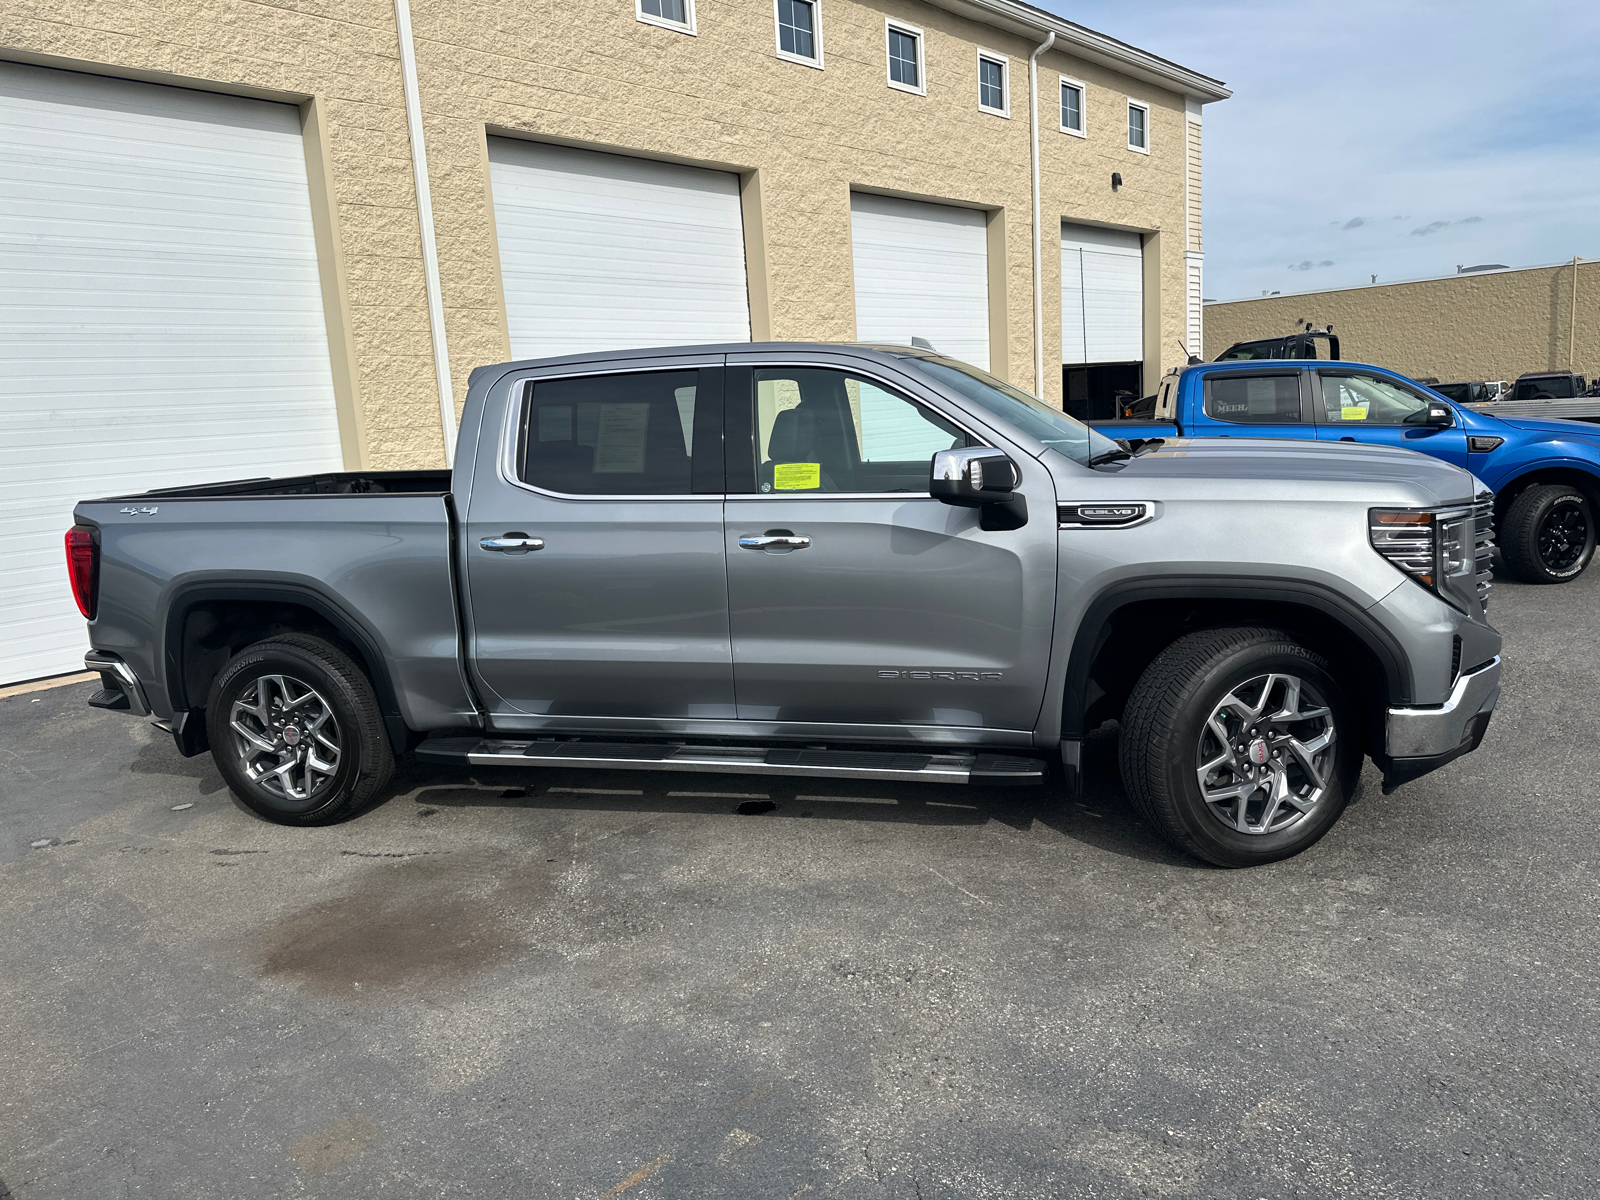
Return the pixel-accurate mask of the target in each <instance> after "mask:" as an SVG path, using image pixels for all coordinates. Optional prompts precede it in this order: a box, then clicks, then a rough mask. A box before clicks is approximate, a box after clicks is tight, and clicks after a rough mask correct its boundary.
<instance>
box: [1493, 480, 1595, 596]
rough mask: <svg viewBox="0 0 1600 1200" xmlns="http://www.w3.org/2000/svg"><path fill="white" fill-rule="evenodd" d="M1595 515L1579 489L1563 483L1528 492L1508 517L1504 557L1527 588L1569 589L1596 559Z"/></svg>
mask: <svg viewBox="0 0 1600 1200" xmlns="http://www.w3.org/2000/svg"><path fill="white" fill-rule="evenodd" d="M1594 551H1595V521H1594V509H1593V506H1592V505H1591V504H1590V503H1589V498H1588V497H1587V496H1585V495H1584V494H1583V493H1582V492H1580V491H1578V490H1577V489H1576V488H1572V487H1568V486H1567V485H1565V484H1559V483H1543V484H1536V485H1534V486H1533V487H1530V488H1526V489H1524V490H1523V491H1522V492H1521V493H1520V494H1519V495H1518V496H1517V498H1516V499H1515V500H1513V501H1512V502H1511V507H1510V508H1509V509H1508V510H1507V511H1506V516H1505V520H1504V521H1503V522H1501V528H1500V554H1501V558H1502V561H1503V562H1504V563H1505V567H1506V570H1507V571H1509V572H1510V573H1511V574H1512V575H1513V576H1515V577H1516V578H1517V579H1520V580H1521V581H1522V582H1523V583H1565V582H1567V580H1569V579H1576V578H1577V577H1578V576H1579V575H1581V574H1583V571H1584V568H1586V567H1587V566H1588V565H1589V561H1590V560H1591V559H1592V558H1594Z"/></svg>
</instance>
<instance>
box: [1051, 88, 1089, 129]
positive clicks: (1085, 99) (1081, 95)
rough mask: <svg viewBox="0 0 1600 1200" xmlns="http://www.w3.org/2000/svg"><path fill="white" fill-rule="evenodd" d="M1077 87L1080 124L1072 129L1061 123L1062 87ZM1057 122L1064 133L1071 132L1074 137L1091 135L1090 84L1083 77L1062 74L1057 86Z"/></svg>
mask: <svg viewBox="0 0 1600 1200" xmlns="http://www.w3.org/2000/svg"><path fill="white" fill-rule="evenodd" d="M1062 88H1076V89H1077V92H1078V125H1079V128H1077V129H1072V128H1070V127H1068V126H1066V125H1061V89H1062ZM1056 124H1058V125H1061V132H1062V133H1070V134H1071V135H1072V136H1073V137H1081V138H1086V137H1088V136H1089V85H1088V84H1087V83H1085V82H1084V81H1083V80H1081V79H1074V78H1073V77H1072V76H1070V75H1063V76H1061V82H1060V84H1059V85H1058V86H1057V88H1056Z"/></svg>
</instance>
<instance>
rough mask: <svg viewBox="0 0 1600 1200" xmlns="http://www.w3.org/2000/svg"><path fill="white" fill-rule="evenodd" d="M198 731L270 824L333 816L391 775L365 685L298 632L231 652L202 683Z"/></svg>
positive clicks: (318, 642) (374, 703) (331, 820)
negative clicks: (202, 725) (206, 697)
mask: <svg viewBox="0 0 1600 1200" xmlns="http://www.w3.org/2000/svg"><path fill="white" fill-rule="evenodd" d="M275 706H277V707H275ZM284 706H287V711H286V710H285V708H284ZM206 731H207V734H208V736H209V738H210V741H211V757H212V758H213V759H214V760H215V762H216V764H217V770H218V771H219V772H221V774H222V778H223V779H224V780H225V781H226V782H227V784H228V787H229V788H231V789H232V791H233V794H234V795H235V796H237V797H238V798H239V802H240V803H241V804H243V805H244V806H245V807H246V808H248V809H250V811H251V812H253V813H255V814H256V815H257V816H260V817H264V818H266V819H267V820H268V821H274V822H276V823H277V824H279V825H332V824H335V823H336V822H339V821H343V820H345V819H347V818H348V817H351V816H353V815H354V814H355V813H357V812H359V811H360V810H361V809H363V808H365V807H366V806H367V805H368V804H369V803H370V802H371V801H372V800H373V799H374V798H375V797H376V796H377V795H378V794H379V793H380V792H381V791H382V790H383V788H384V787H385V786H386V785H387V784H388V782H389V779H390V777H391V776H392V775H393V774H394V765H395V763H394V751H393V749H392V748H391V747H390V745H389V737H388V734H387V733H386V732H385V730H384V727H383V717H382V715H381V713H380V712H379V710H378V700H377V697H376V696H375V695H374V694H373V691H372V684H371V683H370V682H369V681H368V679H367V677H366V675H364V674H363V673H362V671H361V668H360V667H358V666H356V664H355V663H354V662H353V661H351V659H350V657H349V656H348V655H347V654H345V653H344V652H343V651H342V650H340V649H339V648H338V647H336V646H334V645H333V644H332V643H330V642H326V641H324V640H323V639H321V638H316V637H310V636H308V635H306V634H300V633H284V634H279V635H277V636H275V637H272V638H269V639H268V640H266V641H262V642H257V643H255V644H254V645H253V646H247V647H245V649H243V650H241V651H240V652H239V653H238V654H236V655H234V656H233V658H232V659H230V660H229V662H228V664H227V666H225V667H223V668H222V670H221V672H220V673H219V674H218V675H217V678H216V680H215V682H213V683H212V685H211V698H210V702H209V703H208V704H207V705H206ZM247 734H248V736H247Z"/></svg>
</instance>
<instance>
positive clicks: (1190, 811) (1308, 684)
mask: <svg viewBox="0 0 1600 1200" xmlns="http://www.w3.org/2000/svg"><path fill="white" fill-rule="evenodd" d="M1119 753H1120V757H1121V765H1122V778H1123V783H1124V786H1125V787H1126V788H1127V790H1128V795H1129V797H1130V798H1131V799H1132V800H1133V803H1134V806H1135V807H1136V808H1137V809H1138V810H1139V812H1140V813H1141V814H1142V815H1143V816H1144V817H1145V819H1147V820H1148V821H1150V822H1151V824H1153V825H1155V826H1156V828H1158V829H1159V830H1161V832H1162V833H1163V834H1164V835H1165V836H1166V837H1167V839H1168V840H1169V841H1171V842H1172V843H1173V844H1174V845H1176V846H1178V847H1180V848H1182V849H1184V850H1187V851H1188V852H1189V853H1191V854H1194V855H1196V856H1197V857H1199V858H1203V859H1205V860H1206V861H1207V862H1211V863H1215V864H1217V865H1218V866H1224V867H1248V866H1255V865H1257V864H1260V863H1268V862H1275V861H1277V860H1278V859H1282V858H1288V857H1290V856H1291V855H1294V854H1299V853H1300V852H1301V851H1302V850H1304V849H1306V848H1307V847H1309V846H1310V845H1312V844H1313V843H1314V842H1316V841H1317V839H1318V838H1320V837H1322V835H1323V834H1325V833H1327V832H1328V830H1329V829H1330V828H1332V826H1333V823H1334V822H1335V821H1337V820H1338V819H1339V814H1340V813H1342V812H1343V811H1344V807H1345V804H1346V802H1347V801H1348V800H1349V797H1350V793H1351V791H1352V790H1353V789H1354V786H1355V781H1356V776H1357V774H1358V773H1359V771H1360V768H1361V747H1360V745H1359V737H1358V734H1357V731H1356V726H1355V723H1354V721H1353V720H1352V718H1351V716H1350V711H1349V705H1348V703H1347V701H1346V700H1345V696H1344V691H1343V689H1342V688H1341V687H1340V686H1339V683H1338V681H1337V680H1336V679H1335V678H1334V677H1333V675H1332V673H1331V672H1330V671H1329V669H1328V663H1327V661H1326V660H1325V659H1323V658H1322V657H1321V656H1320V655H1318V654H1314V653H1313V652H1312V651H1310V650H1308V649H1306V648H1305V647H1304V646H1302V645H1300V644H1299V643H1298V642H1296V641H1294V640H1293V639H1292V638H1290V637H1289V636H1288V635H1287V634H1285V633H1284V632H1283V631H1282V630H1277V629H1260V628H1228V629H1207V630H1202V631H1201V632H1199V633H1192V634H1189V635H1187V636H1186V637H1182V638H1179V639H1178V640H1177V641H1176V642H1174V643H1173V644H1172V645H1170V646H1168V647H1167V648H1166V649H1165V650H1163V651H1162V652H1161V653H1160V654H1159V655H1157V656H1156V659H1155V661H1154V662H1152V663H1151V664H1150V666H1149V667H1148V668H1146V669H1145V672H1144V674H1143V675H1142V676H1140V678H1139V682H1138V683H1137V684H1136V685H1135V686H1134V689H1133V693H1132V695H1131V696H1130V697H1129V698H1128V704H1127V708H1126V709H1125V711H1124V714H1123V721H1122V737H1121V744H1120V747H1119Z"/></svg>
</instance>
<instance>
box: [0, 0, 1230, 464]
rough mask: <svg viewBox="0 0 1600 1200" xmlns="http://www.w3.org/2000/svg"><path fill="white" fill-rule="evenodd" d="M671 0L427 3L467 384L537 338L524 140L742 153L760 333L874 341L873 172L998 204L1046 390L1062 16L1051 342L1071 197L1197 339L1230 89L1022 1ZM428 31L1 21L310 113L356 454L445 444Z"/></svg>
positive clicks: (62, 6)
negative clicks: (1063, 111)
mask: <svg viewBox="0 0 1600 1200" xmlns="http://www.w3.org/2000/svg"><path fill="white" fill-rule="evenodd" d="M666 2H667V7H668V8H669V9H671V8H673V7H674V0H666ZM677 3H678V4H679V5H681V4H682V0H677ZM660 6H661V4H660V0H582V2H580V3H577V4H570V5H556V4H548V3H542V2H539V0H523V2H518V0H500V2H489V3H460V2H456V0H450V2H435V0H421V2H417V3H414V4H413V5H412V6H411V9H410V20H411V25H412V41H413V45H414V47H415V60H416V78H417V88H418V95H419V98H420V109H421V117H422V129H423V132H424V134H425V145H426V155H427V164H428V173H429V182H430V184H431V191H432V211H433V221H434V227H435V232H436V244H437V256H438V276H439V289H440V293H441V300H442V308H443V322H444V335H445V336H444V339H443V340H444V341H445V343H446V344H447V345H448V350H449V365H450V372H449V375H450V381H451V386H452V389H453V392H454V397H455V400H456V402H457V403H458V404H459V402H460V400H461V397H462V395H463V394H464V390H465V385H466V378H467V374H468V372H469V371H470V369H471V368H472V367H474V366H476V365H478V364H480V363H485V362H492V361H499V360H503V359H505V358H507V357H509V356H510V354H511V342H512V338H511V336H510V332H509V331H508V327H507V316H506V304H505V300H504V297H503V295H502V291H501V279H500V270H499V268H500V262H499V255H498V251H497V246H496V222H495V208H494V200H493V196H492V194H491V184H490V178H489V167H488V156H489V150H488V148H489V145H490V142H491V139H493V138H496V137H501V136H504V137H513V138H527V139H534V140H540V141H546V142H556V143H562V144H565V145H572V146H582V147H588V148H593V149H600V150H605V151H609V152H615V153H621V154H627V155H634V156H642V157H646V158H655V159H664V160H667V161H671V162H678V163H688V164H694V165H698V166H703V167H711V168H714V169H716V170H719V171H725V172H729V173H732V174H734V175H736V176H737V178H738V181H739V185H740V189H741V199H742V207H743V218H744V221H743V226H744V227H743V237H744V249H745V266H746V270H747V272H748V296H749V310H750V313H749V327H750V335H751V336H752V337H754V338H757V339H761V338H768V337H774V338H821V339H851V338H855V337H856V336H857V333H858V331H857V327H856V319H855V306H854V295H853V289H852V256H851V249H852V247H851V209H850V202H849V197H850V193H851V191H852V190H857V191H868V192H882V193H887V194H890V195H896V196H908V197H916V198H921V199H929V200H936V201H939V202H941V203H945V204H950V205H956V206H966V207H970V208H973V209H976V210H977V211H979V212H981V213H982V214H984V218H985V221H986V225H987V234H988V249H989V256H990V262H989V271H990V276H989V283H990V291H989V305H990V308H991V312H990V314H989V322H990V330H991V341H992V343H993V345H994V346H995V347H996V348H997V353H996V355H995V357H994V362H993V366H994V368H995V369H996V370H997V371H998V372H999V373H1001V374H1003V375H1006V376H1009V377H1010V378H1012V379H1013V380H1015V381H1017V382H1019V383H1021V384H1023V385H1025V386H1028V387H1034V386H1038V385H1039V384H1038V381H1035V380H1034V379H1033V373H1034V372H1033V357H1034V355H1033V335H1032V328H1033V316H1032V274H1033V272H1032V264H1031V245H1030V229H1029V226H1030V219H1031V213H1030V208H1031V204H1030V172H1029V122H1028V104H1027V94H1026V88H1027V78H1028V57H1029V54H1030V53H1031V52H1032V50H1033V49H1034V47H1035V46H1037V45H1038V44H1039V43H1040V42H1041V41H1043V40H1044V39H1045V37H1046V36H1047V34H1048V33H1050V32H1052V31H1054V32H1055V33H1056V35H1057V36H1056V47H1055V48H1053V49H1051V50H1050V51H1048V52H1046V53H1045V54H1043V55H1042V56H1041V58H1040V71H1039V93H1040V96H1041V122H1040V125H1041V130H1040V159H1041V166H1042V172H1041V174H1042V180H1041V196H1042V211H1043V214H1044V217H1045V220H1044V222H1043V227H1044V238H1043V245H1044V257H1043V289H1042V290H1043V296H1044V321H1043V325H1044V330H1045V335H1044V341H1045V346H1044V351H1045V354H1044V358H1045V361H1046V363H1047V364H1054V363H1059V362H1060V361H1061V359H1060V348H1059V341H1060V315H1059V308H1060V258H1059V253H1058V252H1057V245H1056V239H1055V237H1054V236H1053V231H1054V227H1055V225H1056V224H1057V223H1058V222H1059V221H1060V220H1061V219H1063V218H1066V219H1069V220H1077V221H1082V222H1085V223H1087V224H1090V225H1105V226H1110V227H1113V228H1116V229H1123V230H1130V231H1134V232H1137V233H1139V234H1141V235H1142V236H1143V239H1144V243H1145V266H1144V274H1145V278H1144V284H1145V289H1144V306H1145V310H1146V336H1145V343H1146V344H1145V346H1144V348H1143V354H1142V356H1141V357H1142V359H1143V362H1144V372H1145V376H1146V377H1147V378H1154V377H1156V376H1157V375H1158V374H1159V371H1160V365H1161V363H1162V362H1163V361H1164V358H1163V356H1164V355H1165V356H1166V357H1170V356H1171V355H1172V354H1173V353H1175V350H1174V349H1173V348H1175V347H1176V346H1177V345H1178V344H1179V343H1180V342H1181V341H1183V340H1184V339H1185V338H1186V337H1187V336H1188V335H1189V332H1190V325H1191V323H1192V322H1194V321H1195V320H1196V319H1197V317H1198V314H1197V313H1195V312H1192V311H1191V308H1192V306H1191V304H1190V298H1189V297H1188V296H1187V295H1186V287H1185V284H1186V255H1189V256H1193V255H1195V254H1197V253H1198V252H1199V250H1200V230H1199V218H1198V202H1199V195H1198V193H1199V163H1198V158H1199V145H1200V139H1199V125H1200V104H1201V103H1202V102H1204V101H1207V100H1214V99H1218V98H1220V97H1222V96H1224V95H1226V92H1225V91H1224V90H1223V89H1222V88H1221V87H1220V86H1219V85H1217V84H1216V83H1215V81H1212V80H1209V79H1207V78H1205V77H1203V76H1201V75H1198V74H1196V73H1194V72H1191V71H1188V70H1186V69H1184V68H1181V67H1178V66H1176V65H1174V64H1171V63H1167V62H1164V61H1162V60H1160V59H1158V58H1156V57H1154V56H1152V55H1150V54H1147V53H1144V52H1142V51H1140V50H1137V49H1135V48H1133V47H1130V46H1125V45H1122V44H1120V43H1117V42H1115V41H1113V40H1112V39H1110V38H1107V37H1104V36H1102V35H1099V34H1095V33H1091V32H1090V31H1087V30H1083V29H1081V28H1078V27H1076V26H1072V25H1070V24H1069V23H1067V22H1065V21H1062V20H1060V19H1059V18H1055V17H1052V16H1049V15H1047V14H1045V13H1043V12H1040V11H1038V10H1034V9H1031V8H1029V7H1028V6H1025V5H1022V4H1017V3H1012V2H1010V0H945V2H942V3H938V4H934V3H920V2H916V0H886V2H884V3H859V2H856V0H817V3H816V5H815V9H814V11H815V17H816V24H817V25H818V26H819V29H818V33H819V35H820V41H821V44H822V45H821V55H820V57H821V64H820V65H821V69H815V68H813V67H810V66H808V65H806V64H804V63H802V62H798V61H795V59H794V58H793V57H782V56H780V53H779V51H778V48H777V40H776V38H777V35H776V32H775V12H774V6H773V5H772V4H770V3H767V2H766V0H758V2H756V3H748V2H737V3H736V2H730V0H697V2H696V3H694V4H693V5H692V6H689V8H688V11H687V12H686V14H685V15H686V16H687V17H689V19H690V21H692V26H693V28H692V32H690V31H687V30H680V29H678V28H674V23H673V22H672V21H671V20H659V19H658V20H655V21H651V20H648V19H641V18H648V17H649V16H650V15H651V14H650V13H649V12H647V11H645V10H646V9H647V8H650V7H655V8H657V9H659V8H660ZM886 22H888V23H894V22H898V23H900V24H901V25H903V26H905V27H907V28H909V29H912V30H915V31H920V33H921V39H922V47H921V50H922V53H923V56H924V71H923V74H924V80H923V87H922V94H917V93H915V92H912V91H908V90H904V89H898V88H895V87H892V86H889V85H888V82H887V80H886V68H885V57H886V46H885V40H886ZM400 41H401V37H400V33H399V30H398V29H397V23H396V11H395V7H394V5H392V4H391V3H390V2H389V0H328V2H325V3H318V4H303V5H302V4H293V3H291V4H264V3H252V2H247V0H192V2H188V3H184V2H172V0H144V2H138V0H135V2H132V3H128V4H119V5H115V6H111V7H110V8H108V7H107V6H106V5H104V4H101V3H97V2H95V0H57V2H56V3H52V4H50V5H49V6H33V5H24V6H16V5H11V6H7V8H6V11H5V12H4V14H3V15H0V59H8V60H11V61H13V62H21V63H33V64H40V65H47V66H53V67H61V68H68V69H71V70H74V71H83V72H94V73H99V74H107V75H112V76H119V77H122V78H124V79H133V80H144V81H152V82H161V83H169V84H179V85H182V86H185V87H189V88H196V89H204V90H208V91H216V92H222V93H228V94H232V95H236V96H245V97H255V98H263V99H269V100H277V101H282V102H284V103H288V104H293V105H295V106H297V107H298V108H299V110H300V112H301V114H302V120H303V124H304V130H305V156H306V162H307V165H308V169H309V182H310V186H311V190H312V193H313V212H314V214H315V217H316V222H317V250H318V255H319V259H320V260H321V265H322V269H323V271H324V273H325V274H326V276H327V279H326V281H325V286H324V289H323V299H324V303H325V305H326V308H327V310H328V313H327V322H328V327H329V331H330V338H329V341H330V344H331V347H332V360H333V361H332V372H333V379H334V387H335V393H336V395H337V397H338V404H339V415H340V431H341V440H342V444H343V455H344V458H345V460H346V462H347V463H349V464H351V465H354V464H356V463H364V464H370V465H375V466H385V467H401V466H423V465H432V464H436V463H438V462H439V461H440V456H441V435H440V429H439V421H438V419H437V416H436V415H435V414H436V408H437V400H436V395H435V391H434V389H435V371H434V363H433V361H432V353H433V347H432V340H431V338H430V328H429V317H428V286H427V280H426V273H425V271H424V252H423V246H422V238H421V231H420V229H419V223H418V207H417V197H416V190H415V188H414V187H413V184H412V178H413V176H412V170H411V158H412V149H413V147H412V144H411V137H410V132H409V130H408V124H407V114H406V98H405V88H404V80H403V71H402V56H401V52H400ZM980 49H981V50H985V51H989V52H992V53H993V54H994V55H995V56H997V57H999V58H1001V59H1002V60H1003V63H1004V66H1005V68H1006V72H1007V74H1008V76H1009V79H1008V80H1007V84H1008V86H1007V92H1008V95H1007V101H1008V103H1007V107H1008V108H1009V115H1008V116H1001V115H996V114H994V113H992V112H988V111H982V110H980V107H979V103H978V94H979V93H978V87H979V85H978V59H977V56H978V52H979V50H980ZM1062 76H1067V77H1069V78H1070V79H1071V80H1073V81H1075V82H1077V83H1080V84H1081V85H1082V86H1083V87H1084V89H1085V92H1086V95H1084V97H1083V108H1084V110H1085V112H1084V117H1085V124H1086V126H1087V128H1086V130H1085V133H1086V136H1084V137H1081V138H1080V137H1076V136H1071V135H1069V134H1066V133H1063V132H1062V131H1061V128H1060V120H1059V110H1058V104H1057V96H1058V80H1059V78H1060V77H1062ZM1130 97H1131V98H1133V99H1134V100H1137V101H1139V102H1142V103H1143V104H1145V105H1148V114H1149V115H1148V121H1149V130H1148V148H1147V152H1143V153H1141V152H1139V151H1137V150H1133V149H1130V148H1129V141H1128V136H1127V110H1126V101H1127V99H1128V98H1130ZM1113 172H1116V173H1118V174H1119V175H1120V176H1121V178H1122V185H1121V187H1120V188H1118V189H1116V190H1113V188H1112V186H1111V182H1110V180H1111V175H1112V173H1113ZM1190 261H1191V262H1192V261H1194V260H1193V258H1192V257H1191V259H1190ZM1042 387H1043V390H1044V391H1045V393H1046V394H1048V395H1051V396H1053V397H1056V398H1058V399H1059V396H1060V388H1061V381H1060V378H1059V373H1058V372H1055V371H1053V370H1047V372H1046V374H1045V378H1044V380H1043V381H1042Z"/></svg>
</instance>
